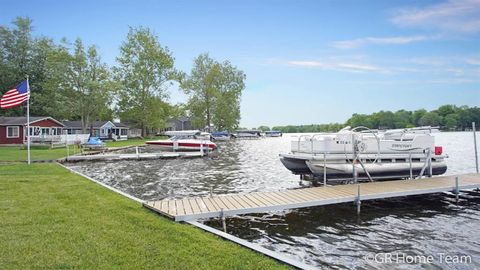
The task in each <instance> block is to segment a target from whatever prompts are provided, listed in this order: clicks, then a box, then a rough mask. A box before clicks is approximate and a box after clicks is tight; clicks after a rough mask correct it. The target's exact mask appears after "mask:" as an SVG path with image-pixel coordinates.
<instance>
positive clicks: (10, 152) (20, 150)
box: [0, 146, 78, 162]
mask: <svg viewBox="0 0 480 270" xmlns="http://www.w3.org/2000/svg"><path fill="white" fill-rule="evenodd" d="M77 152H78V150H77ZM70 154H73V146H70ZM66 155H67V150H66V148H65V147H62V148H55V149H50V148H45V147H37V146H34V147H33V146H32V147H31V149H30V158H31V160H52V159H59V158H62V157H65V156H66ZM26 160H27V148H26V147H25V148H24V147H23V146H2V147H0V161H13V162H24V161H26Z"/></svg>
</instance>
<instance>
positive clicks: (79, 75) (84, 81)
mask: <svg viewBox="0 0 480 270" xmlns="http://www.w3.org/2000/svg"><path fill="white" fill-rule="evenodd" d="M72 51H73V52H72V53H70V50H69V48H68V47H67V46H60V47H58V48H57V50H55V51H54V52H52V53H51V54H49V56H48V60H47V66H48V68H49V71H50V74H49V78H48V80H47V81H46V83H45V85H46V88H47V89H49V90H48V91H49V95H46V96H45V97H49V98H50V99H51V100H52V105H53V106H50V107H48V108H46V110H47V111H49V115H52V116H54V117H60V118H61V119H65V118H67V119H80V121H81V122H82V131H83V132H86V130H87V128H88V127H89V126H90V123H91V122H92V121H94V120H100V119H102V118H103V119H105V118H106V119H109V120H110V119H111V118H110V117H111V109H110V103H111V102H110V101H111V92H110V89H111V88H112V83H111V81H110V73H109V71H108V68H107V66H106V65H105V64H104V63H102V62H101V59H100V57H99V56H98V53H97V50H96V48H95V46H90V47H89V48H88V49H87V50H85V48H84V46H83V43H82V41H81V40H80V39H77V40H76V41H75V43H74V45H73V50H72ZM106 119H105V120H106Z"/></svg>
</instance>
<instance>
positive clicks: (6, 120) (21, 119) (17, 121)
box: [0, 116, 64, 126]
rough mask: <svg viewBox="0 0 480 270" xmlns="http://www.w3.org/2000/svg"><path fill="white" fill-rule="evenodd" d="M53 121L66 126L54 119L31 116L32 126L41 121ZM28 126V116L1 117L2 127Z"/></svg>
mask: <svg viewBox="0 0 480 270" xmlns="http://www.w3.org/2000/svg"><path fill="white" fill-rule="evenodd" d="M46 119H49V120H52V121H54V122H56V123H58V124H59V125H62V126H64V124H63V123H62V122H60V121H57V120H55V119H53V118H52V117H48V116H30V124H32V123H35V122H38V121H41V120H46ZM26 124H27V117H26V116H16V117H6V116H0V126H23V125H26Z"/></svg>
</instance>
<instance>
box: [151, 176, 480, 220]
mask: <svg viewBox="0 0 480 270" xmlns="http://www.w3.org/2000/svg"><path fill="white" fill-rule="evenodd" d="M456 177H458V181H456ZM474 188H480V174H464V175H458V176H455V175H454V176H440V177H433V178H424V179H417V180H395V181H383V182H370V183H360V184H350V185H337V186H322V187H312V188H303V189H293V190H283V191H272V192H255V193H250V194H232V195H215V196H210V197H195V198H185V199H178V200H160V201H148V202H145V203H144V204H143V205H144V206H145V207H147V208H149V209H152V210H153V211H156V212H158V213H159V214H161V215H164V216H167V217H169V218H171V219H173V220H175V221H192V220H197V219H200V218H212V217H226V216H232V215H238V214H248V213H264V212H269V211H281V210H286V209H293V208H302V207H311V206H320V205H328V204H336V203H345V202H356V201H364V200H373V199H382V198H392V197H399V196H409V195H420V194H430V193H438V192H444V191H453V192H457V191H459V190H462V189H474Z"/></svg>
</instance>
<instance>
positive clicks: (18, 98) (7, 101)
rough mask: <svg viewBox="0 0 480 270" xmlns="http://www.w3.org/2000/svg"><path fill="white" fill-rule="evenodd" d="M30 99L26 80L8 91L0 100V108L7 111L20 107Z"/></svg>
mask: <svg viewBox="0 0 480 270" xmlns="http://www.w3.org/2000/svg"><path fill="white" fill-rule="evenodd" d="M29 98H30V87H29V86H28V80H25V81H23V82H21V83H20V84H19V85H17V87H15V88H14V89H12V90H8V91H7V92H6V93H5V94H3V96H2V99H0V108H2V109H8V108H13V107H15V106H19V105H21V104H22V103H23V102H24V101H25V100H28V99H29Z"/></svg>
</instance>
